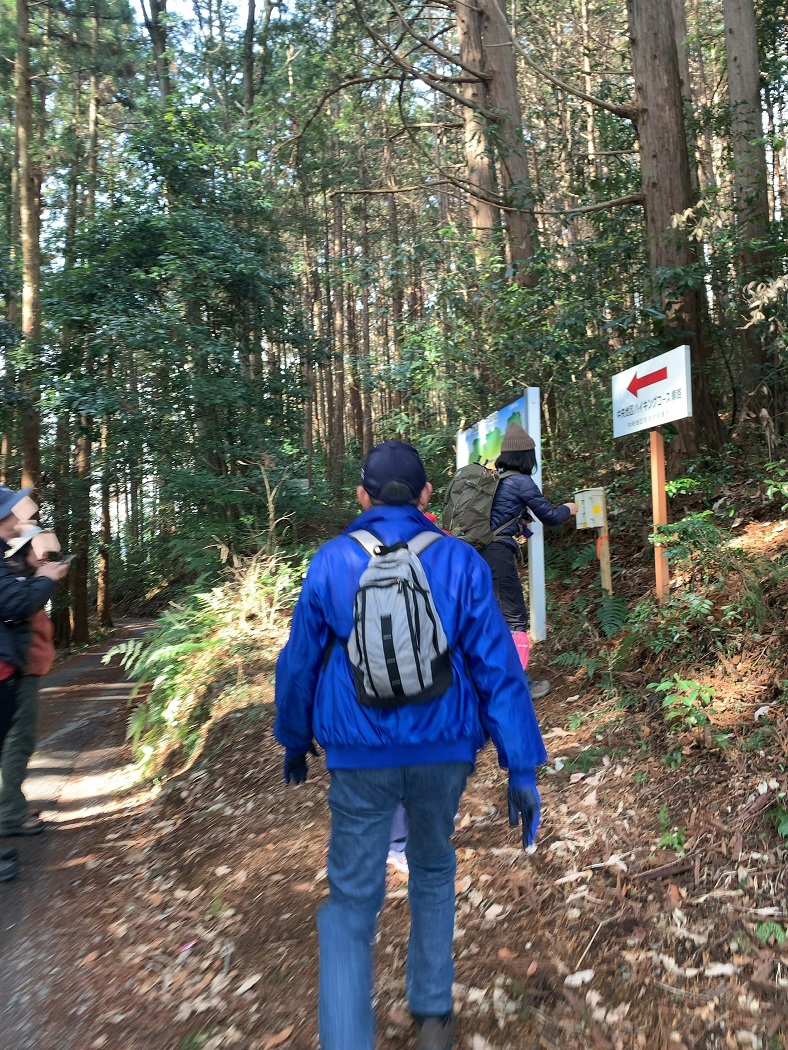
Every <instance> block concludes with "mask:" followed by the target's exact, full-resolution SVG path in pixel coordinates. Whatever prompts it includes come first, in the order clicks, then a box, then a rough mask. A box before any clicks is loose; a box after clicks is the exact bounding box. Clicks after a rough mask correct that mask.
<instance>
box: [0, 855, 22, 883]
mask: <svg viewBox="0 0 788 1050" xmlns="http://www.w3.org/2000/svg"><path fill="white" fill-rule="evenodd" d="M17 870H18V869H17V864H16V850H15V849H4V850H0V882H10V881H11V879H15V878H16V873H17Z"/></svg>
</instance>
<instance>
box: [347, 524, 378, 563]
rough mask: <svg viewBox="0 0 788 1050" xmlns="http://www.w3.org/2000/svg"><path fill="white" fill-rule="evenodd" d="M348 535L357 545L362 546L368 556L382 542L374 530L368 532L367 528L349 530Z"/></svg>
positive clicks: (371, 554) (372, 553)
mask: <svg viewBox="0 0 788 1050" xmlns="http://www.w3.org/2000/svg"><path fill="white" fill-rule="evenodd" d="M348 536H350V538H351V540H355V541H356V543H357V544H358V545H359V547H363V549H364V550H365V551H366V552H367V554H368V555H369V556H370V558H371V557H372V556H373V555H374V553H375V551H376V550H377V548H378V547H379V546H380V545H381V543H382V542H383V541H382V540H379V539H378V537H377V536H376V535H375V534H374V532H369V530H368V529H356V531H355V532H349V533H348Z"/></svg>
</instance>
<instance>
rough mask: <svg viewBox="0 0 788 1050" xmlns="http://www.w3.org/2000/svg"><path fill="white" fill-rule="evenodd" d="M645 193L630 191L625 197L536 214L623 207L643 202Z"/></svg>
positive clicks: (585, 211)
mask: <svg viewBox="0 0 788 1050" xmlns="http://www.w3.org/2000/svg"><path fill="white" fill-rule="evenodd" d="M645 200H646V195H645V193H630V194H628V195H627V196H626V197H616V199H615V200H612V201H597V203H596V204H583V205H581V206H580V207H579V208H561V209H560V210H559V211H538V212H536V214H537V215H588V214H590V213H591V212H594V211H607V210H608V209H609V208H623V207H624V206H625V205H627V204H644V203H645Z"/></svg>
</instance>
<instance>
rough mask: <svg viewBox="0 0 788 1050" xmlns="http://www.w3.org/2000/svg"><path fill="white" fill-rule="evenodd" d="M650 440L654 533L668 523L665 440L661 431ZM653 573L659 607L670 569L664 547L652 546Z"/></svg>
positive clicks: (651, 434)
mask: <svg viewBox="0 0 788 1050" xmlns="http://www.w3.org/2000/svg"><path fill="white" fill-rule="evenodd" d="M649 437H650V439H651V506H652V520H653V522H654V531H655V532H656V530H657V526H658V525H667V523H668V497H667V493H666V491H665V439H664V437H663V436H662V431H661V430H652V431H651V433H650V434H649ZM654 573H655V576H656V581H657V586H656V592H657V601H658V602H659V604H660V605H661V604H662V602H663V601H664V600H665V595H666V594H667V593H668V589H669V587H670V568H669V566H668V556H667V554H666V553H665V549H664V547H662V546H661V545H660V544H658V543H655V544H654Z"/></svg>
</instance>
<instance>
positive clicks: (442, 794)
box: [274, 441, 547, 1050]
mask: <svg viewBox="0 0 788 1050" xmlns="http://www.w3.org/2000/svg"><path fill="white" fill-rule="evenodd" d="M431 492H432V486H431V485H430V484H429V483H428V482H427V478H426V475H425V472H424V467H423V465H422V462H421V459H420V458H419V455H418V453H417V451H416V450H415V449H414V448H412V447H411V446H410V445H406V444H404V443H403V442H400V441H386V442H384V443H383V444H381V445H377V446H376V447H375V448H373V449H372V451H371V452H370V453H369V455H368V456H367V458H366V461H365V464H364V470H363V473H362V484H361V486H359V488H358V492H357V494H358V499H359V502H360V503H361V506H362V509H363V513H362V514H361V515H360V517H358V518H357V519H356V520H355V521H354V522H353V524H352V525H350V526H349V527H348V528H347V529H346V530H345V531H344V533H342V534H341V535H340V536H338V537H337V538H336V539H333V540H331V541H329V542H328V543H326V544H324V546H323V547H321V548H320V550H319V551H318V552H317V554H316V555H315V558H314V560H313V561H312V564H311V566H310V568H309V571H308V573H307V576H306V579H305V580H304V586H303V590H302V592H301V596H300V598H299V600H298V604H297V605H296V608H295V612H294V614H293V622H292V627H291V632H290V639H289V641H288V643H287V645H286V646H285V648H284V649H283V650H282V652H281V654H280V656H279V660H278V663H277V673H276V706H277V716H276V725H275V729H274V732H275V735H276V739H277V740H278V741H279V742H280V743H281V744H283V745H284V747H285V760H284V774H285V780H286V781H287V782H288V783H289V782H290V781H291V780H293V781H294V782H295V783H296V784H299V783H302V782H303V781H304V780H305V779H306V775H307V766H306V759H307V754H308V753H309V752H310V751H311V750H313V740H316V741H317V743H318V744H320V746H321V747H323V748H324V749H325V757H326V766H327V768H328V770H329V772H330V775H331V784H330V789H329V796H328V800H329V806H330V808H331V838H330V842H329V849H328V883H329V897H328V899H327V901H326V902H325V904H324V905H323V907H322V908H321V909H320V912H319V915H318V937H319V942H320V992H319V1008H318V1013H319V1027H320V1044H321V1048H322V1050H372V1048H373V1045H374V1038H375V1024H374V1015H373V1009H372V1000H371V985H372V949H371V945H372V940H373V938H374V934H375V925H376V921H377V915H378V912H379V911H380V909H381V907H382V905H383V898H384V895H385V882H386V856H387V853H388V846H389V833H390V831H391V823H392V818H393V815H394V811H395V810H396V808H397V806H398V805H399V804H400V803H402V805H404V808H405V811H406V812H407V815H408V821H409V825H410V834H409V836H408V844H407V859H408V866H409V869H410V878H409V886H408V896H409V901H410V910H411V930H410V940H409V943H408V962H407V997H408V1004H409V1007H410V1010H411V1013H412V1014H413V1017H414V1019H415V1022H416V1027H417V1031H418V1036H417V1042H416V1048H417V1050H448V1048H449V1047H451V1041H452V1029H453V1027H454V1016H453V1013H452V994H451V990H452V982H453V978H454V965H453V961H452V939H453V933H454V907H455V899H454V878H455V872H456V858H455V854H454V847H453V846H452V844H451V836H452V834H453V832H454V815H455V813H456V812H457V807H458V804H459V800H460V796H461V795H462V792H463V790H464V788H465V782H466V779H467V777H468V774H469V773H470V772H471V770H472V769H473V764H474V761H475V757H476V753H477V752H478V751H479V749H480V748H481V747H483V745H484V743H485V742H486V740H487V738H488V737H491V738H492V740H493V743H494V744H495V747H496V750H497V752H498V758H499V761H500V764H501V766H502V767H504V768H506V769H508V770H509V789H508V801H509V818H510V822H511V823H512V824H516V823H518V822H519V819H520V818H522V821H523V844H524V845H526V846H528V845H530V844H531V842H532V841H533V838H534V836H535V834H536V829H537V826H538V824H539V795H538V793H537V790H536V772H535V771H536V767H537V766H538V765H539V764H540V763H542V762H544V761H545V759H546V757H547V756H546V753H545V749H544V745H543V743H542V738H541V734H540V732H539V727H538V725H537V722H536V717H535V715H534V711H533V706H532V704H531V699H530V696H529V694H528V688H527V685H526V682H525V677H524V675H523V671H522V668H521V666H520V662H519V660H518V657H517V652H516V649H515V646H514V644H513V642H512V636H511V633H510V632H509V629H508V627H507V625H506V621H505V620H504V618H503V616H502V615H501V612H500V609H499V608H498V605H497V603H496V601H495V597H494V595H493V589H492V579H491V576H490V571H489V569H488V568H487V566H486V565H485V563H484V561H483V560H482V558H480V557H479V555H478V554H477V552H476V551H475V550H474V549H473V548H472V547H471V546H470V545H469V544H467V543H463V542H462V541H461V540H457V539H454V538H452V537H450V536H444V535H441V538H440V540H439V541H437V542H434V543H432V544H431V545H430V546H429V547H427V549H426V550H424V551H423V553H422V554H421V556H420V559H419V560H420V562H421V565H422V567H423V569H424V573H425V575H426V577H427V581H428V583H429V587H430V590H431V592H432V597H433V600H434V603H435V607H436V609H437V612H438V615H439V618H440V621H441V623H442V625H443V629H444V631H445V634H446V639H447V641H448V645H449V648H450V651H451V664H452V672H453V676H452V678H453V680H452V683H451V685H450V686H449V687H448V689H447V690H446V691H445V692H444V693H443V694H442V695H439V696H437V697H436V698H434V699H429V700H426V701H423V702H420V703H410V704H408V703H405V704H403V705H402V706H395V707H372V706H367V705H365V704H362V703H361V702H359V700H358V699H357V693H356V686H355V683H354V675H353V670H352V668H351V664H350V661H349V657H348V652H347V643H348V640H349V639H350V637H351V633H352V632H353V627H354V620H353V615H354V614H353V607H354V599H355V596H356V591H357V590H358V586H359V580H360V578H361V575H362V573H363V572H364V570H365V569H366V567H367V564H368V561H369V555H368V554H367V553H366V551H365V550H364V549H363V548H362V546H361V545H360V544H359V543H358V542H357V541H356V540H355V539H353V538H352V537H351V536H350V535H349V533H351V532H353V531H354V530H358V529H366V530H368V531H369V532H371V533H373V535H374V536H376V537H377V538H378V539H379V540H380V541H381V543H382V544H385V545H386V546H388V547H390V546H391V545H393V544H396V543H401V542H403V541H404V542H406V543H407V542H408V541H411V540H412V539H413V538H414V537H416V536H417V535H418V534H419V533H422V532H425V531H434V532H438V533H440V530H439V529H438V528H437V526H436V525H434V524H432V523H431V522H430V521H428V519H427V518H425V516H424V514H423V511H424V509H425V508H426V506H427V501H428V500H429V497H430V494H431Z"/></svg>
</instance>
